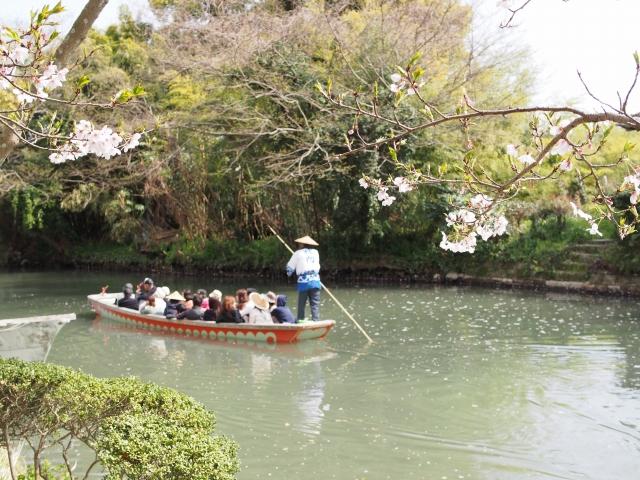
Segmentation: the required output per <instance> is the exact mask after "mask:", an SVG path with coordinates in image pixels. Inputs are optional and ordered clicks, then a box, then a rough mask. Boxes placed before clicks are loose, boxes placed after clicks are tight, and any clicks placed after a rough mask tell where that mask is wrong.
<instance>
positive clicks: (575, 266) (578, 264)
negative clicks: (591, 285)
mask: <svg viewBox="0 0 640 480" xmlns="http://www.w3.org/2000/svg"><path fill="white" fill-rule="evenodd" d="M559 267H560V268H562V270H567V271H585V272H586V271H587V270H588V269H589V264H588V262H584V261H580V260H571V259H568V260H565V261H563V262H561V263H560V265H559Z"/></svg>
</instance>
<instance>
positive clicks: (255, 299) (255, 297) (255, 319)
mask: <svg viewBox="0 0 640 480" xmlns="http://www.w3.org/2000/svg"><path fill="white" fill-rule="evenodd" d="M249 301H250V302H251V303H253V308H252V309H251V310H250V311H249V321H248V322H247V323H255V324H269V323H273V320H272V319H271V314H270V313H269V301H268V300H267V297H266V296H264V295H260V294H259V293H258V292H253V293H251V295H249Z"/></svg>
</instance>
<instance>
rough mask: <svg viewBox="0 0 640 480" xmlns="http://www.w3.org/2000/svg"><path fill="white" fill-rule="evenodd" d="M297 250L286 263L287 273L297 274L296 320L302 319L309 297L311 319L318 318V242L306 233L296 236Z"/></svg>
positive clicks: (315, 319) (319, 286) (316, 319)
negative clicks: (302, 235) (299, 236)
mask: <svg viewBox="0 0 640 480" xmlns="http://www.w3.org/2000/svg"><path fill="white" fill-rule="evenodd" d="M296 244H297V247H298V250H296V251H295V252H294V254H293V255H292V256H291V260H289V263H287V275H289V276H291V275H292V274H293V273H295V274H296V275H297V276H298V321H300V320H304V309H305V307H306V304H307V299H309V305H310V306H311V319H312V320H313V321H314V322H317V321H318V320H320V288H321V285H320V255H319V254H318V250H316V249H315V248H312V247H317V246H318V243H317V242H316V241H315V240H314V239H313V238H311V237H309V236H308V235H305V236H304V237H301V238H297V239H296Z"/></svg>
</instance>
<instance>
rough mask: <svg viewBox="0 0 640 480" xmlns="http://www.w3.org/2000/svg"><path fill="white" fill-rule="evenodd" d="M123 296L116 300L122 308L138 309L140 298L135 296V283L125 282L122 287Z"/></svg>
mask: <svg viewBox="0 0 640 480" xmlns="http://www.w3.org/2000/svg"><path fill="white" fill-rule="evenodd" d="M122 293H123V295H124V296H123V297H122V298H121V299H119V300H116V305H118V306H119V307H122V308H130V309H131V310H138V300H136V298H135V297H134V296H133V285H131V284H130V283H125V285H124V287H122Z"/></svg>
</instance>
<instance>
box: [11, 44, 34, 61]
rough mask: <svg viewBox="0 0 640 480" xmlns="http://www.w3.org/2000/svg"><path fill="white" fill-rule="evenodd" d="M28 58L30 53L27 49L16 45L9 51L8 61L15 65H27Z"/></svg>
mask: <svg viewBox="0 0 640 480" xmlns="http://www.w3.org/2000/svg"><path fill="white" fill-rule="evenodd" d="M30 58H31V52H29V49H28V48H25V47H23V46H22V45H17V46H15V47H14V48H13V49H11V50H10V51H9V59H10V60H11V61H12V62H13V63H14V64H15V65H26V64H27V63H29V59H30Z"/></svg>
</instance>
